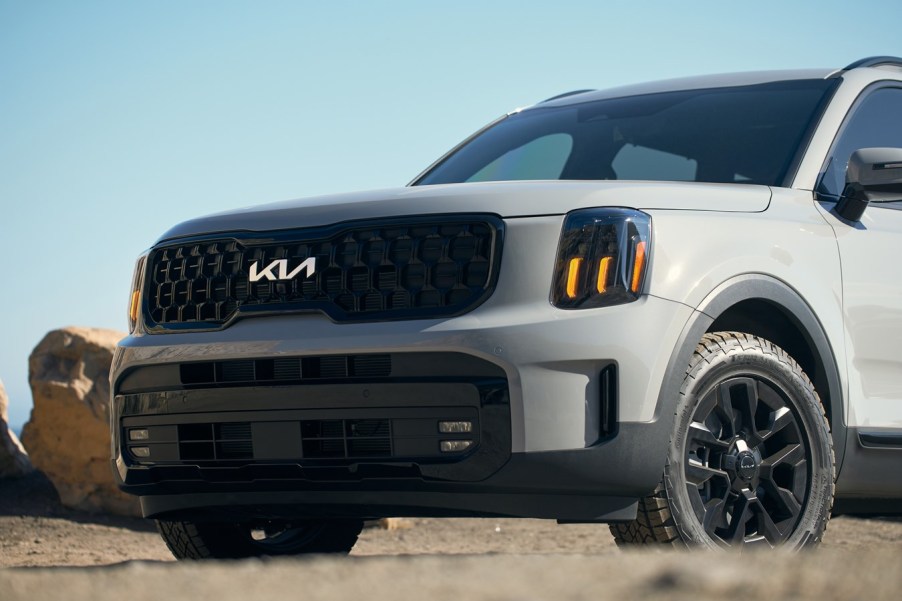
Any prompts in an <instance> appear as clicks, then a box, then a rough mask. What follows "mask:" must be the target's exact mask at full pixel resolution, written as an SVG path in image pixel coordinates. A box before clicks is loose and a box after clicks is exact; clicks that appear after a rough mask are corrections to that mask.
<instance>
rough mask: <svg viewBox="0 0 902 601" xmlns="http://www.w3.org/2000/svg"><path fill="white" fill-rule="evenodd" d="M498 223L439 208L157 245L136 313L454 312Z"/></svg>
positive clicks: (485, 285)
mask: <svg viewBox="0 0 902 601" xmlns="http://www.w3.org/2000/svg"><path fill="white" fill-rule="evenodd" d="M502 229H503V224H502V222H501V220H500V219H498V218H496V217H493V216H489V215H479V216H472V215H471V216H445V217H433V218H430V219H423V218H418V219H415V220H412V219H397V220H390V221H386V220H381V221H378V222H374V221H367V222H357V223H352V224H345V225H343V226H333V227H330V228H312V229H305V230H295V231H285V232H274V233H271V234H266V235H261V234H245V233H236V234H231V235H222V236H215V237H206V238H203V239H194V240H190V241H182V242H179V243H177V244H170V245H166V246H162V247H159V248H157V249H154V250H153V251H152V252H151V255H150V258H149V260H148V262H147V264H148V267H147V273H146V275H145V282H146V284H145V288H144V314H145V321H146V323H147V326H148V329H149V330H150V331H153V330H157V329H182V328H187V329H197V328H211V327H221V326H222V325H223V324H225V323H226V322H228V321H229V320H231V319H233V318H235V317H238V316H244V315H248V314H253V313H260V312H267V313H274V312H286V311H320V312H323V313H325V314H327V315H328V316H329V317H330V318H332V319H333V320H335V321H351V320H383V319H418V318H428V317H441V316H452V315H459V314H461V313H464V312H466V311H469V310H471V309H473V308H474V307H476V306H477V305H479V304H480V303H481V302H483V301H484V300H485V299H486V298H488V296H489V295H490V294H491V292H492V289H493V287H494V284H495V279H496V276H497V272H498V265H499V259H500V250H501V237H502V236H501V234H502ZM309 259H313V260H314V261H313V262H310V261H308V260H309ZM307 267H312V269H308V268H307ZM252 275H255V276H256V277H254V278H252V277H251V276H252ZM252 279H253V280H255V281H252Z"/></svg>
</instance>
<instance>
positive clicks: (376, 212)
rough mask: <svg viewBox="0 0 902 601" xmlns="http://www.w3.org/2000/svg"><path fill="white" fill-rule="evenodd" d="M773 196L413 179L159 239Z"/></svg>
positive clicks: (742, 202)
mask: <svg viewBox="0 0 902 601" xmlns="http://www.w3.org/2000/svg"><path fill="white" fill-rule="evenodd" d="M769 203H770V189H769V188H768V187H767V186H757V185H746V184H705V183H687V182H634V181H591V182H588V181H518V182H489V183H478V184H477V183H473V184H446V185H438V186H413V187H407V188H391V189H387V190H374V191H369V192H356V193H350V194H339V195H331V196H318V197H314V198H307V199H301V200H288V201H283V202H278V203H272V204H265V205H259V206H254V207H248V208H244V209H237V210H233V211H227V212H224V213H217V214H214V215H208V216H206V217H200V218H197V219H192V220H190V221H186V222H184V223H181V224H179V225H177V226H175V227H173V228H172V229H170V230H169V231H168V232H166V233H165V234H163V236H162V237H161V238H160V240H159V242H162V241H164V240H168V239H172V238H181V237H184V236H195V235H201V234H212V233H218V232H235V231H271V230H282V229H294V228H303V227H316V226H323V225H330V224H333V223H340V222H343V221H352V220H356V219H369V218H379V217H399V216H404V215H435V214H447V213H494V214H496V215H498V216H500V217H506V218H511V217H529V216H536V215H562V214H564V213H567V212H569V211H572V210H574V209H581V208H588V207H604V206H612V207H630V208H634V209H644V210H651V209H662V210H691V211H726V212H749V213H751V212H760V211H764V210H765V209H767V206H768V204H769Z"/></svg>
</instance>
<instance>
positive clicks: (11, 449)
mask: <svg viewBox="0 0 902 601" xmlns="http://www.w3.org/2000/svg"><path fill="white" fill-rule="evenodd" d="M8 406H9V399H8V398H7V397H6V389H5V388H4V387H3V382H0V478H18V477H19V476H24V475H25V474H28V473H29V472H31V471H32V470H33V469H34V468H33V467H32V465H31V461H29V460H28V454H27V453H26V452H25V449H24V448H23V447H22V443H21V442H19V438H18V437H17V436H16V433H15V432H13V431H12V430H10V429H9V414H8V413H7V407H8Z"/></svg>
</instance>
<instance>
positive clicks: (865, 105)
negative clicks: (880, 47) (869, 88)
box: [817, 88, 902, 198]
mask: <svg viewBox="0 0 902 601" xmlns="http://www.w3.org/2000/svg"><path fill="white" fill-rule="evenodd" d="M882 147H892V148H902V88H881V89H878V90H874V91H873V92H871V93H870V94H868V95H867V96H866V97H865V98H864V99H862V100H861V101H860V102H859V103H858V104H857V106H855V107H854V108H853V109H852V112H851V114H850V116H849V117H848V118H847V120H846V123H845V124H844V125H843V127H842V130H841V131H840V134H839V138H838V140H837V141H836V144H835V145H834V147H833V152H831V153H830V158H828V159H827V162H826V164H825V166H824V170H823V175H822V176H821V180H820V184H818V187H817V191H818V193H819V194H821V195H826V196H831V197H835V198H839V195H840V194H842V191H843V188H844V187H845V183H846V167H847V166H848V164H849V157H851V156H852V153H853V152H855V151H856V150H858V149H860V148H882Z"/></svg>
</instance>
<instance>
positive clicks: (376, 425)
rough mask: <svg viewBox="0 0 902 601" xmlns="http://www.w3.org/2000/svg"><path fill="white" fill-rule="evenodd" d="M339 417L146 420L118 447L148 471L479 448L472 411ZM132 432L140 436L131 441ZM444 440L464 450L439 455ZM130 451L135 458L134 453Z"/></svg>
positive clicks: (129, 428) (133, 421)
mask: <svg viewBox="0 0 902 601" xmlns="http://www.w3.org/2000/svg"><path fill="white" fill-rule="evenodd" d="M346 413H347V414H348V416H347V417H343V418H341V419H303V414H302V413H299V414H298V416H297V417H298V418H299V419H292V420H285V421H278V422H267V421H255V422H221V423H189V424H167V423H159V422H160V419H159V418H157V419H154V420H151V421H153V422H156V423H150V424H149V423H146V422H147V421H148V420H146V419H145V420H142V419H141V418H126V419H125V420H123V425H124V426H125V427H124V432H123V436H122V439H123V440H125V441H127V448H128V450H129V453H130V455H131V456H132V458H133V459H134V460H135V461H136V462H137V463H142V464H153V465H159V464H172V463H191V464H197V465H201V464H206V465H211V464H216V463H219V462H228V463H229V464H230V465H234V463H235V462H242V461H243V462H255V461H297V462H301V461H303V462H307V461H309V460H313V461H316V460H355V459H374V458H381V459H405V458H407V459H413V458H430V457H432V458H435V457H453V456H455V455H461V454H465V453H466V452H469V451H471V450H474V449H475V448H476V446H477V445H478V432H479V424H478V417H477V412H476V410H475V409H470V408H461V407H449V408H446V409H438V408H436V409H429V410H422V411H411V410H408V411H404V413H406V414H407V415H406V416H400V415H398V416H395V417H385V418H375V419H374V418H369V417H360V418H358V417H355V416H354V415H353V411H350V412H346ZM175 417H178V416H175ZM221 417H222V418H224V419H228V417H230V416H228V415H222V416H221ZM443 421H455V422H459V421H467V422H470V423H472V424H473V428H472V431H471V432H469V433H463V434H457V433H442V432H440V429H439V423H440V422H443ZM142 422H144V423H142ZM136 431H140V432H141V434H140V436H138V437H137V440H132V439H133V438H136V437H135V435H134V434H133V433H134V432H136ZM449 440H468V441H470V444H469V445H467V446H466V447H465V448H463V449H462V450H461V451H459V452H450V453H449V452H447V451H442V445H441V443H442V442H443V441H449ZM136 447H138V448H140V449H142V450H141V451H139V452H137V453H136V452H135V448H136Z"/></svg>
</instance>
